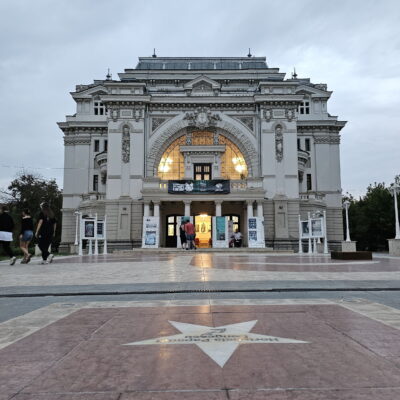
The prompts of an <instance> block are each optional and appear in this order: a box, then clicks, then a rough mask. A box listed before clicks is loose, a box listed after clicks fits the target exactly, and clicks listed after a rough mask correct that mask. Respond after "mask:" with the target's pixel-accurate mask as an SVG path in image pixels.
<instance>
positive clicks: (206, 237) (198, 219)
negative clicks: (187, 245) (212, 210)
mask: <svg viewBox="0 0 400 400" xmlns="http://www.w3.org/2000/svg"><path fill="white" fill-rule="evenodd" d="M194 225H195V228H196V245H197V247H200V248H207V247H211V244H212V241H211V231H212V226H211V216H210V215H207V214H200V215H196V216H195V217H194Z"/></svg>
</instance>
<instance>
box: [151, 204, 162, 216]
mask: <svg viewBox="0 0 400 400" xmlns="http://www.w3.org/2000/svg"><path fill="white" fill-rule="evenodd" d="M153 204H154V216H155V217H159V216H160V202H159V201H153Z"/></svg>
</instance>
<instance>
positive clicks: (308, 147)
mask: <svg viewBox="0 0 400 400" xmlns="http://www.w3.org/2000/svg"><path fill="white" fill-rule="evenodd" d="M310 149H311V147H310V139H306V151H310Z"/></svg>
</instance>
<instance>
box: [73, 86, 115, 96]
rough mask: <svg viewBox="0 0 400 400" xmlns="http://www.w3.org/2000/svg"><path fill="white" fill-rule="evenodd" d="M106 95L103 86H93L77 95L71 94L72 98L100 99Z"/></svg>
mask: <svg viewBox="0 0 400 400" xmlns="http://www.w3.org/2000/svg"><path fill="white" fill-rule="evenodd" d="M105 94H108V91H107V89H106V88H105V87H104V86H103V85H98V86H94V87H91V88H88V89H86V90H82V91H81V92H78V93H72V96H73V97H74V98H81V99H82V98H86V99H87V98H92V97H93V98H100V96H102V95H105Z"/></svg>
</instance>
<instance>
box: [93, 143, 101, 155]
mask: <svg viewBox="0 0 400 400" xmlns="http://www.w3.org/2000/svg"><path fill="white" fill-rule="evenodd" d="M99 149H100V141H99V140H95V141H94V151H95V152H96V153H97V152H98V151H99Z"/></svg>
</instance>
